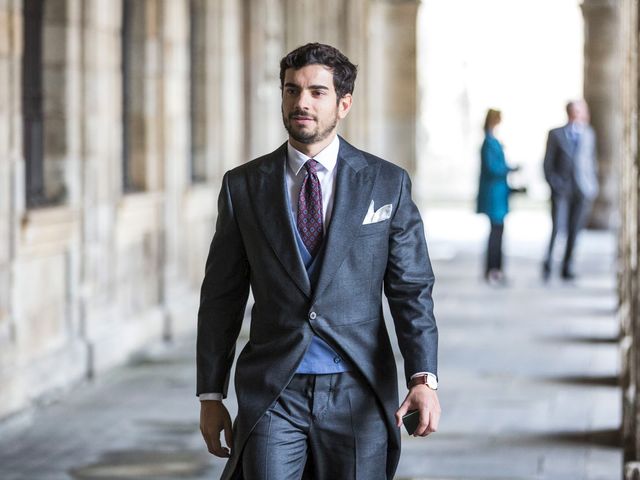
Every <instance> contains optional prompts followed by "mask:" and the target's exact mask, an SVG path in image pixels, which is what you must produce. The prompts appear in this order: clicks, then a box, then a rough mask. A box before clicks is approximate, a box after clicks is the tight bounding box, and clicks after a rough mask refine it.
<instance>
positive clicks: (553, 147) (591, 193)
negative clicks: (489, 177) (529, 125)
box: [542, 100, 598, 281]
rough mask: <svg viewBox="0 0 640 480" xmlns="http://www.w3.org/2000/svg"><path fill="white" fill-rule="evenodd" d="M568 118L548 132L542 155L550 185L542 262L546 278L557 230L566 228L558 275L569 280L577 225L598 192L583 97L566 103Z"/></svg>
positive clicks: (593, 144)
mask: <svg viewBox="0 0 640 480" xmlns="http://www.w3.org/2000/svg"><path fill="white" fill-rule="evenodd" d="M567 116H568V122H567V124H566V125H565V126H563V127H560V128H554V129H553V130H551V131H550V132H549V137H548V140H547V150H546V153H545V156H544V176H545V179H546V180H547V183H548V184H549V187H550V188H551V220H552V229H551V238H550V240H549V247H548V249H547V254H546V257H545V260H544V263H543V266H542V276H543V279H544V280H545V281H546V280H548V279H549V277H550V276H551V269H552V263H553V245H554V243H555V240H556V236H557V234H558V231H559V230H564V231H566V237H567V240H566V245H565V251H564V257H563V260H562V272H561V276H562V278H563V279H564V280H572V279H574V278H575V273H574V271H573V266H572V257H573V251H574V248H575V244H576V239H577V237H578V233H579V232H580V229H581V228H582V226H583V225H584V223H585V221H586V218H587V216H588V214H589V211H590V210H591V204H592V202H593V199H594V198H595V197H596V195H597V194H598V178H597V171H596V141H595V134H594V132H593V129H592V128H591V126H590V125H589V107H588V106H587V103H586V102H585V101H584V100H576V101H572V102H569V103H568V104H567Z"/></svg>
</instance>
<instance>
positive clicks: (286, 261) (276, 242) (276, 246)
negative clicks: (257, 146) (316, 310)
mask: <svg viewBox="0 0 640 480" xmlns="http://www.w3.org/2000/svg"><path fill="white" fill-rule="evenodd" d="M286 159H287V144H286V143H285V144H284V145H282V146H281V147H280V148H278V149H277V150H276V151H275V152H273V153H271V154H269V155H267V156H266V157H265V158H264V159H263V160H262V161H261V164H260V167H259V169H258V175H250V176H249V177H248V183H249V194H250V195H251V200H252V203H253V209H254V212H255V214H256V218H257V219H258V223H259V224H260V227H261V229H262V231H263V232H264V235H265V237H266V238H267V241H268V242H269V244H270V245H271V248H272V249H273V251H274V253H275V255H276V257H277V258H278V260H279V261H280V263H282V266H283V267H284V269H285V270H286V271H287V273H288V274H289V275H290V276H291V278H292V279H293V281H294V282H295V283H296V285H297V286H298V288H299V289H300V290H301V291H302V292H303V293H304V294H305V295H307V296H308V297H311V284H310V282H309V276H308V275H307V272H306V269H305V267H304V265H303V263H302V260H301V258H300V254H299V253H298V246H297V244H296V239H295V236H294V235H295V234H294V232H293V226H292V224H291V214H290V209H289V203H288V201H287V195H288V192H287V188H286V181H285V168H286Z"/></svg>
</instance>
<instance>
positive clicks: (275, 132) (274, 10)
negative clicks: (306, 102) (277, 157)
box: [244, 0, 286, 158]
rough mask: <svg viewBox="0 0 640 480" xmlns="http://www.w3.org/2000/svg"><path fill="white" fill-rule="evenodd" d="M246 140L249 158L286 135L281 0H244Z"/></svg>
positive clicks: (274, 144) (268, 149) (276, 144)
mask: <svg viewBox="0 0 640 480" xmlns="http://www.w3.org/2000/svg"><path fill="white" fill-rule="evenodd" d="M244 21H245V28H244V31H245V47H244V58H245V65H244V70H245V72H246V82H245V94H244V97H245V99H246V101H245V118H246V123H245V136H244V138H245V142H246V145H247V153H248V158H255V157H257V156H260V155H264V154H265V153H268V152H270V151H272V150H274V149H275V148H277V147H278V146H279V145H280V144H281V143H282V142H283V141H284V140H285V138H286V132H285V130H284V128H283V127H282V121H281V117H282V115H281V112H280V98H281V97H280V78H279V73H280V69H279V64H280V59H281V58H282V56H283V55H284V52H285V34H284V31H285V27H284V21H285V20H284V7H283V0H247V1H246V2H244Z"/></svg>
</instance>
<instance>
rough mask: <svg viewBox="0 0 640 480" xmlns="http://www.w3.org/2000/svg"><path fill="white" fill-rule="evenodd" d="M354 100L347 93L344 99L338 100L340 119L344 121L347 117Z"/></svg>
mask: <svg viewBox="0 0 640 480" xmlns="http://www.w3.org/2000/svg"><path fill="white" fill-rule="evenodd" d="M352 102H353V98H352V97H351V94H350V93H347V94H346V95H345V96H344V97H342V98H341V99H340V100H338V118H339V119H340V120H342V119H343V118H345V117H346V116H347V114H348V113H349V110H351V103H352Z"/></svg>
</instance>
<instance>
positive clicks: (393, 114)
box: [367, 0, 419, 173]
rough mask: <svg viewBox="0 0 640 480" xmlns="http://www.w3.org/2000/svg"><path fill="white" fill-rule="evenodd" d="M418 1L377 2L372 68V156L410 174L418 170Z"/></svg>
mask: <svg viewBox="0 0 640 480" xmlns="http://www.w3.org/2000/svg"><path fill="white" fill-rule="evenodd" d="M418 5H419V1H417V0H372V1H371V4H370V17H369V18H370V23H369V49H368V50H369V52H368V53H369V55H368V58H367V63H368V68H367V74H368V79H367V80H368V90H369V91H368V92H367V97H368V103H369V104H368V114H369V118H370V130H369V142H368V143H369V145H370V148H371V151H372V153H375V154H376V155H379V156H381V157H383V158H385V159H387V160H390V161H392V162H393V163H395V164H397V165H400V166H401V167H403V168H405V169H407V170H408V171H409V172H410V173H412V172H413V171H414V170H415V166H416V165H415V164H416V160H415V157H416V145H415V144H416V121H417V105H416V102H417V69H416V20H417V14H418Z"/></svg>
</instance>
